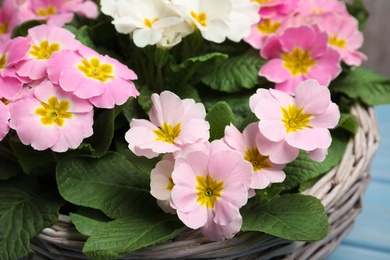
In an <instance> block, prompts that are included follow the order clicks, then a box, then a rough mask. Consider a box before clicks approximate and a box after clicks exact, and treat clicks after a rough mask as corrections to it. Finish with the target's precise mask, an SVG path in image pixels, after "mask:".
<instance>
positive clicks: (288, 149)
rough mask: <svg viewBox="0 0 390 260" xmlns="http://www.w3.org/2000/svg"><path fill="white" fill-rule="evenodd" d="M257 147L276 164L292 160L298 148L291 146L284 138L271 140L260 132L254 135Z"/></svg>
mask: <svg viewBox="0 0 390 260" xmlns="http://www.w3.org/2000/svg"><path fill="white" fill-rule="evenodd" d="M256 143H257V148H258V150H259V152H260V153H261V154H263V155H267V156H268V158H269V160H270V161H271V162H273V163H276V164H286V163H290V162H292V161H294V160H295V159H296V158H297V157H298V155H299V149H298V148H295V147H292V146H291V145H289V144H288V143H287V142H286V141H285V140H282V141H280V142H272V141H270V140H269V139H267V138H265V137H264V136H263V135H262V134H259V135H258V136H257V137H256Z"/></svg>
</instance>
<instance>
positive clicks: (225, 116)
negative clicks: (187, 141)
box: [206, 101, 234, 141]
mask: <svg viewBox="0 0 390 260" xmlns="http://www.w3.org/2000/svg"><path fill="white" fill-rule="evenodd" d="M206 120H207V121H208V122H209V123H210V141H213V140H216V139H220V138H222V137H223V136H224V135H225V127H226V126H227V125H229V124H230V123H231V122H233V120H234V114H233V111H232V109H231V108H230V106H229V105H228V104H227V103H226V102H224V101H220V102H218V103H217V104H215V105H214V106H213V107H212V108H211V109H210V111H209V112H208V113H207V115H206Z"/></svg>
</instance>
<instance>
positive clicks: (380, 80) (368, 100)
mask: <svg viewBox="0 0 390 260" xmlns="http://www.w3.org/2000/svg"><path fill="white" fill-rule="evenodd" d="M330 88H331V90H332V91H333V92H336V93H343V94H345V95H347V96H348V97H350V98H352V99H354V100H360V101H362V102H364V103H365V104H367V105H369V106H376V105H381V104H389V103H390V79H388V78H384V77H382V76H380V75H378V74H375V73H374V72H371V71H368V70H365V69H362V68H360V67H358V68H356V69H354V70H352V71H349V72H347V73H345V74H343V75H342V76H340V77H338V78H337V79H336V80H334V81H333V82H332V84H331V86H330Z"/></svg>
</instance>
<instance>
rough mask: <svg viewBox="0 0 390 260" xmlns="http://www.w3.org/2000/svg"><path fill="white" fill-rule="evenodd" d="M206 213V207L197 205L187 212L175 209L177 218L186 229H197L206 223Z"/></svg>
mask: <svg viewBox="0 0 390 260" xmlns="http://www.w3.org/2000/svg"><path fill="white" fill-rule="evenodd" d="M207 211H208V210H207V207H204V206H201V205H200V204H198V205H196V207H194V208H193V209H192V210H191V211H189V212H182V211H180V210H179V209H177V216H178V217H179V219H180V220H181V221H183V223H184V224H185V225H186V226H187V227H189V228H192V229H198V228H200V227H202V226H204V225H205V223H206V222H207Z"/></svg>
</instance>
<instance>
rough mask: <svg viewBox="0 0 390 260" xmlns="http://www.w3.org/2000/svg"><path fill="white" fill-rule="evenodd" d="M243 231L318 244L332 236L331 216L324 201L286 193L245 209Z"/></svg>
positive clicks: (243, 211)
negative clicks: (330, 230)
mask: <svg viewBox="0 0 390 260" xmlns="http://www.w3.org/2000/svg"><path fill="white" fill-rule="evenodd" d="M242 217H243V224H242V227H241V230H243V231H260V232H264V233H267V234H270V235H273V236H277V237H281V238H285V239H288V240H294V241H316V240H321V239H323V238H325V237H326V235H327V233H328V228H329V224H328V217H327V214H326V212H325V209H324V206H323V205H322V204H321V201H320V200H319V199H317V198H315V197H312V196H305V195H302V194H286V195H283V196H281V197H279V198H277V199H275V200H272V201H271V202H269V203H267V204H265V205H262V206H259V207H257V208H255V209H243V210H242Z"/></svg>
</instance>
